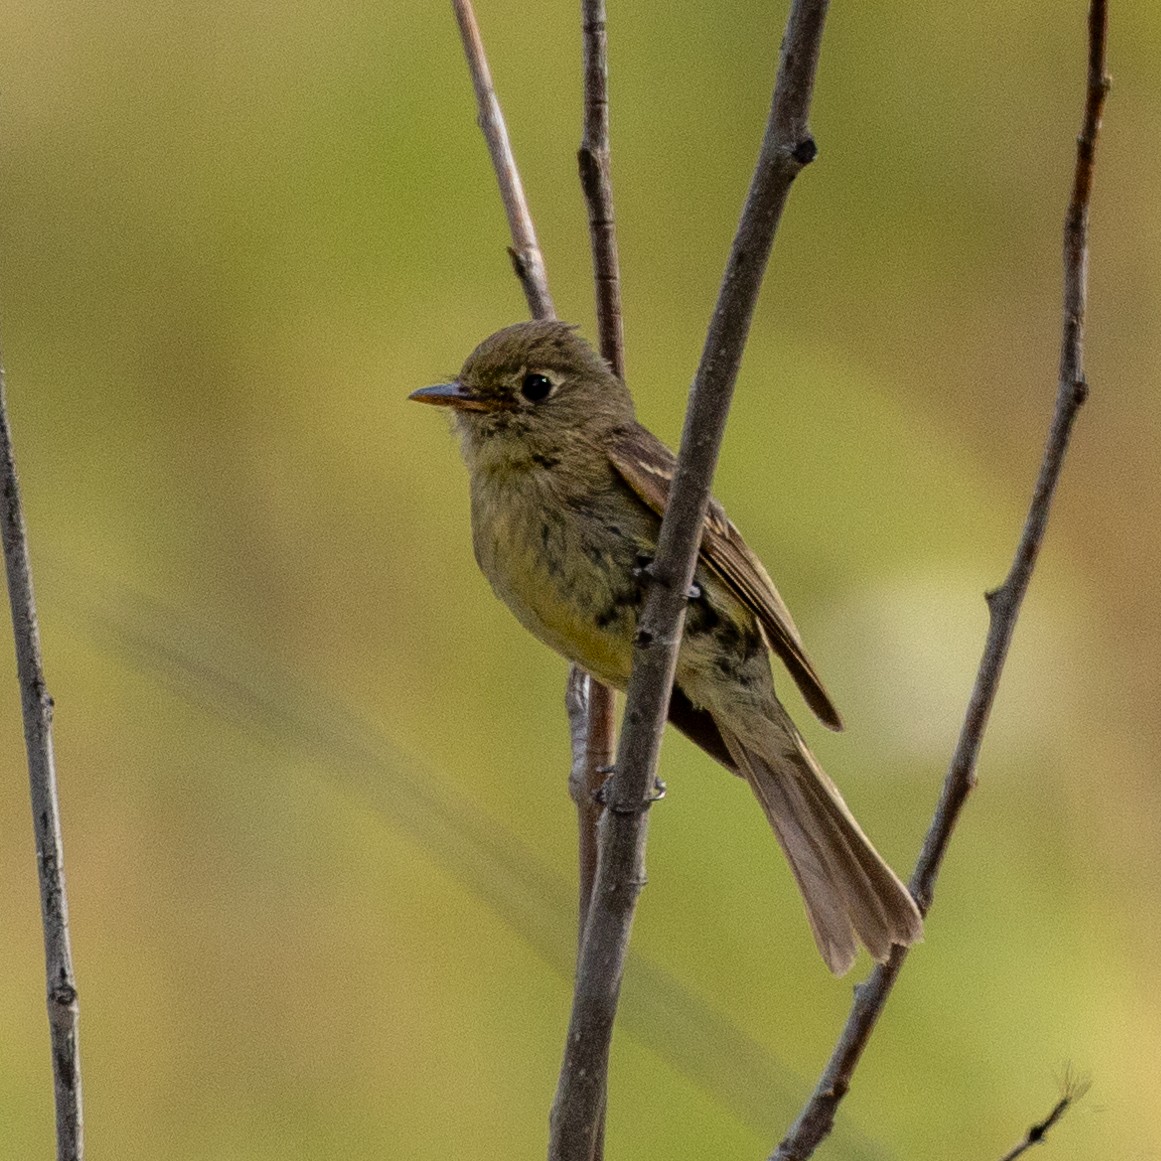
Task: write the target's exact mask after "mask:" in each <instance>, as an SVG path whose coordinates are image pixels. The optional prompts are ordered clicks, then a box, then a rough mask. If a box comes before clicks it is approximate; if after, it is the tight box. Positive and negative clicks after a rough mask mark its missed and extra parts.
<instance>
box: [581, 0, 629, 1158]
mask: <svg viewBox="0 0 1161 1161" xmlns="http://www.w3.org/2000/svg"><path fill="white" fill-rule="evenodd" d="M581 42H582V45H583V55H584V130H583V133H582V136H581V144H580V148H579V149H578V150H577V166H578V169H579V172H580V182H581V189H582V190H583V191H584V196H585V204H586V205H587V206H588V213H589V240H590V244H591V249H592V255H593V285H594V288H595V290H596V306H597V332H598V334H599V336H600V346H601V354H602V355H603V356H604V358H605V361H606V362H607V363H608V364H609V366H610V367H612V369H613V371H614V373H615V374H616V375H618V376H619V377H620V378H621V379H624V378H625V345H624V333H623V328H622V322H621V271H620V264H619V262H618V260H617V229H616V224H615V221H614V217H613V181H612V176H611V174H610V169H609V164H610V153H609V63H608V52H607V50H608V40H607V33H606V14H605V0H581ZM573 672H574V674H575V673H576V669H575V667H574V670H573ZM586 680H587V682H588V730H587V733H586V735H585V738H584V754H583V759H582V762H583V772H584V783H583V798H578V799H577V822H578V825H579V827H580V832H581V833H580V880H581V886H580V902H581V909H580V938H579V939H578V941H577V965H578V969H579V965H580V955H581V952H582V951H583V948H584V931H585V925H586V923H587V921H588V912H589V904H590V902H591V901H592V894H593V887H594V884H595V883H596V876H597V864H598V860H599V835H598V827H599V825H600V815H601V811H600V808H599V807H598V806H597V805H596V795H597V793H598V792H599V791H600V788H601V786H602V785H603V783H604V779H605V777H606V776H607V770H608V767H609V766H610V764H611V763H612V761H613V749H614V746H615V744H616V738H615V715H614V708H613V691H612V690H611V689H610V688H609V687H608V686H607V685H602V684H601V683H600V682H599V681H597V680H596V679H595V678H591V677H589V678H587V679H586ZM574 753H575V751H574ZM574 760H575V759H574ZM606 1080H607V1078H606ZM606 1104H607V1091H606V1095H605V1098H603V1100H602V1110H601V1117H600V1123H599V1124H598V1126H597V1131H596V1133H595V1135H594V1140H593V1148H592V1154H591V1157H592V1161H602V1158H603V1157H604V1153H605V1111H604V1109H605V1105H606Z"/></svg>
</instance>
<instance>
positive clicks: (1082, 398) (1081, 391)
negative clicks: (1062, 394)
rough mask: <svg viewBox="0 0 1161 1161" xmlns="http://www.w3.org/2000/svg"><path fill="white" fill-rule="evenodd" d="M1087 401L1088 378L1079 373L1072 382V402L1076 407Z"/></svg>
mask: <svg viewBox="0 0 1161 1161" xmlns="http://www.w3.org/2000/svg"><path fill="white" fill-rule="evenodd" d="M1087 401H1088V380H1087V379H1086V378H1085V377H1084V376H1083V375H1081V376H1080V377H1079V378H1077V379H1074V380H1073V383H1072V402H1073V405H1074V406H1076V407H1083V406H1084V405H1085V403H1086V402H1087Z"/></svg>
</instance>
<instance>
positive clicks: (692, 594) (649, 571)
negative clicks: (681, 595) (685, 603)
mask: <svg viewBox="0 0 1161 1161" xmlns="http://www.w3.org/2000/svg"><path fill="white" fill-rule="evenodd" d="M633 575H634V576H635V577H643V576H648V577H654V576H656V573H654V571H653V557H651V556H650V555H649V554H648V553H645V552H639V553H637V564H636V567H635V568H634V569H633ZM685 597H686V600H690V601H696V600H698V599H699V598H700V597H701V586H700V585H690V586H689V588H688V589H686V590H685Z"/></svg>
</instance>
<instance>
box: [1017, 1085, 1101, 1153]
mask: <svg viewBox="0 0 1161 1161" xmlns="http://www.w3.org/2000/svg"><path fill="white" fill-rule="evenodd" d="M1091 1087H1092V1084H1091V1082H1090V1081H1089V1080H1088V1078H1087V1077H1081V1076H1073V1075H1072V1072H1071V1071H1066V1072H1065V1074H1064V1083H1063V1084H1062V1085H1061V1093H1060V1099H1059V1100H1058V1101H1057V1102H1056V1104H1054V1105H1053V1106H1052V1111H1051V1112H1050V1113H1049V1114H1048V1116H1046V1117H1045V1118H1044V1120H1042V1121H1039V1122H1038V1123H1037V1124H1035V1125H1033V1126H1032V1127H1031V1128H1030V1129H1029V1130H1028V1132H1027V1133H1026V1134H1025V1135H1024V1140H1023V1141H1021V1142H1020V1144H1019V1145H1017V1146H1016V1147H1015V1148H1014V1149H1010V1150H1009V1151H1008V1152H1007V1153H1005V1154H1004V1155H1003V1157H1001V1158H1000V1161H1016V1158H1017V1157H1019V1156H1021V1155H1022V1154H1024V1153H1026V1152H1027V1151H1028V1150H1029V1149H1031V1148H1032V1146H1033V1145H1040V1144H1043V1142H1044V1138H1045V1137H1047V1136H1048V1130H1049V1129H1051V1128H1052V1127H1053V1125H1055V1124H1056V1122H1057V1121H1059V1120H1060V1118H1061V1117H1063V1116H1064V1114H1065V1113H1066V1112H1068V1110H1069V1109H1070V1108H1072V1106H1073V1105H1074V1104H1076V1102H1077V1101H1079V1100H1080V1099H1081V1098H1082V1097H1083V1096H1084V1095H1085V1093H1087V1092H1088V1090H1089V1089H1090V1088H1091Z"/></svg>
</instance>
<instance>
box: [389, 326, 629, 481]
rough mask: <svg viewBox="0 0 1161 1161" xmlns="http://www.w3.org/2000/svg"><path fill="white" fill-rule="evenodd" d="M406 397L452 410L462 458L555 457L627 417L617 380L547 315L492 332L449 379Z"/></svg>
mask: <svg viewBox="0 0 1161 1161" xmlns="http://www.w3.org/2000/svg"><path fill="white" fill-rule="evenodd" d="M410 398H411V399H415V400H417V401H418V402H420V403H432V404H437V405H439V406H443V407H450V408H452V409H453V410H454V413H455V419H456V427H457V429H458V431H459V433H460V435H461V438H462V439H463V444H464V454H465V456H467V457H468V459H469V462H472V461H474V460H476V459H478V458H479V457H481V456H485V457H486V458H487V459H489V460H494V459H496V458H497V457H500V458H504V459H521V458H530V457H532V456H533V455H537V454H539V455H553V454H559V452H560V449H561V448H562V447H564V448H567V447H568V445H569V444H570V443H571V442H572V441H574V440H576V439H578V438H579V439H588V440H599V439H600V438H601V435H602V433H604V432H607V431H609V430H611V429H612V428H614V427H616V426H618V425H620V424H623V423H626V422H630V421H632V419H633V403H632V400H631V399H630V397H629V392H628V390H627V389H626V388H625V385H624V384H623V383H622V382H621V380H620V379H618V378H617V376H616V375H614V374H613V373H612V371H610V370H609V367H608V365H607V364H606V363H605V361H604V359H602V358H601V357H600V355H598V354H597V352H596V351H594V350H593V348H592V347H590V346H589V344H588V343H587V342H585V340H584V339H583V338H581V336H580V335H579V334H577V332H576V329H575V328H574V327H572V326H569V325H568V324H567V323H562V322H557V321H555V320H553V321H548V322H526V323H516V324H515V325H514V326H510V327H505V328H504V329H503V330H501V331H497V332H496V333H495V334H494V335H490V336H489V337H488V338H486V339H485V340H484V341H483V342H482V343H481V344H480V345H479V346H478V347H477V348H476V349H475V350H474V351H473V352H472V353H471V354H470V355H469V356H468V358H467V361H466V362H465V363H464V365H463V367H462V368H461V370H460V373H459V375H457V376H456V378H455V379H454V380H453V381H452V382H450V383H440V384H438V385H436V386H435V387H424V388H422V389H421V390H419V391H413V392H412V393H411V395H410Z"/></svg>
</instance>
